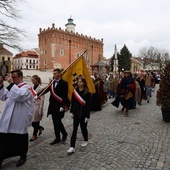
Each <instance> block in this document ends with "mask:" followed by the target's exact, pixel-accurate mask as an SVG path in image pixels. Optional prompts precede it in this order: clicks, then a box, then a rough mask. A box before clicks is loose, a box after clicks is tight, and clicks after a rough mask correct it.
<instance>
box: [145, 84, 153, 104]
mask: <svg viewBox="0 0 170 170" xmlns="http://www.w3.org/2000/svg"><path fill="white" fill-rule="evenodd" d="M151 90H152V88H151V87H148V86H146V99H147V101H149V99H150V95H151Z"/></svg>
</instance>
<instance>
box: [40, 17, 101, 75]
mask: <svg viewBox="0 0 170 170" xmlns="http://www.w3.org/2000/svg"><path fill="white" fill-rule="evenodd" d="M75 26H76V24H74V23H73V19H72V18H71V17H70V18H69V19H68V22H67V24H65V27H66V28H65V30H63V29H62V28H61V27H59V28H56V27H55V24H54V23H53V24H52V27H49V28H48V29H42V28H40V29H39V34H38V39H39V69H40V70H53V69H55V68H61V69H66V68H67V67H68V66H69V65H70V64H71V63H72V62H73V61H75V60H76V59H77V58H78V57H79V56H80V55H81V54H83V53H84V52H85V51H86V50H87V51H86V52H85V53H84V55H83V56H84V57H85V59H86V63H87V67H88V68H89V71H90V72H91V67H90V66H91V65H93V64H94V63H97V62H98V61H100V60H102V59H103V39H101V40H99V39H96V38H92V37H91V36H87V35H83V34H79V33H77V32H75ZM96 31H97V30H96Z"/></svg>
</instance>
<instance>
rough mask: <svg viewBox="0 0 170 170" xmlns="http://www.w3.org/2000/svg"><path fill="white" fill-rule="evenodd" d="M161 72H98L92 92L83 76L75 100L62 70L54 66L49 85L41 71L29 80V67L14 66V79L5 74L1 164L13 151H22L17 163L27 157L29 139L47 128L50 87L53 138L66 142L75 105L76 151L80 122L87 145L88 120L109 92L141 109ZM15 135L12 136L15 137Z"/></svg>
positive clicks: (0, 84)
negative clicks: (67, 121) (26, 79)
mask: <svg viewBox="0 0 170 170" xmlns="http://www.w3.org/2000/svg"><path fill="white" fill-rule="evenodd" d="M156 77H157V76H156V74H155V73H153V72H148V73H146V74H144V73H142V74H136V73H135V74H132V73H131V72H130V71H127V70H126V71H124V72H123V73H122V74H121V75H118V74H116V75H114V74H113V73H110V74H109V75H106V74H104V75H100V74H99V73H98V72H94V73H93V75H92V76H91V78H92V80H93V83H94V86H95V89H96V92H95V93H94V94H91V93H90V92H89V89H88V84H87V83H88V82H86V79H85V78H84V77H83V76H81V75H80V76H79V77H78V78H77V84H76V86H74V91H73V93H72V98H71V101H69V100H68V98H67V97H68V82H66V81H64V80H63V79H62V75H61V70H60V69H54V70H53V79H52V80H51V81H50V82H49V84H48V85H47V86H46V87H43V86H42V83H41V78H40V77H39V76H38V75H33V76H32V77H31V81H32V86H29V85H28V84H27V83H26V82H24V81H23V72H22V71H21V70H13V71H11V72H10V74H8V75H7V76H6V77H5V80H6V81H7V82H8V83H9V85H8V86H7V87H5V86H4V79H3V77H2V76H0V100H3V101H4V106H3V109H2V115H1V118H0V139H1V140H0V169H1V165H2V163H3V160H4V159H6V158H9V157H13V156H20V159H19V160H18V162H17V163H16V166H17V167H20V166H22V165H23V164H24V163H25V162H26V158H27V152H28V141H30V142H33V141H35V140H37V137H38V136H39V135H41V134H42V131H43V130H44V128H43V127H42V126H41V125H40V122H41V120H42V118H43V115H44V98H45V94H46V93H48V92H50V97H49V105H48V111H47V116H49V115H51V116H52V122H53V127H54V134H55V138H54V140H53V141H52V142H51V143H50V145H54V144H57V143H60V142H65V141H66V140H67V137H68V133H67V131H66V129H65V127H64V124H63V123H62V119H63V118H64V115H65V112H66V111H68V109H69V111H70V116H71V118H72V120H73V132H72V135H71V140H70V147H69V149H68V150H66V151H67V153H69V154H71V153H74V152H75V146H76V137H77V130H78V126H79V125H80V128H81V132H82V136H83V138H84V142H83V143H82V145H81V146H82V147H86V146H87V145H88V129H87V125H88V120H89V119H90V112H91V111H100V110H102V105H103V104H105V103H106V102H107V101H108V99H109V98H114V101H113V102H112V104H113V106H116V107H119V105H120V104H121V105H122V109H121V110H122V111H125V116H128V115H129V110H130V109H135V108H136V104H139V105H141V104H142V102H143V100H146V101H147V103H149V101H150V97H151V96H152V95H151V92H152V91H154V87H155V84H156V83H159V81H160V79H159V80H158V79H157V78H156ZM29 126H32V128H33V133H32V137H31V138H30V139H29V136H28V127H29ZM11 141H12V142H11Z"/></svg>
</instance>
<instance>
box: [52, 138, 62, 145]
mask: <svg viewBox="0 0 170 170" xmlns="http://www.w3.org/2000/svg"><path fill="white" fill-rule="evenodd" d="M56 143H60V141H59V140H57V139H54V140H53V141H52V142H51V143H50V145H54V144H56Z"/></svg>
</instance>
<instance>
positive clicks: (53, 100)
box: [37, 69, 68, 145]
mask: <svg viewBox="0 0 170 170" xmlns="http://www.w3.org/2000/svg"><path fill="white" fill-rule="evenodd" d="M53 79H54V80H52V82H50V83H51V85H50V86H49V87H48V88H47V89H46V90H45V91H43V92H42V91H41V92H39V93H38V94H37V96H39V95H40V94H41V95H43V94H45V93H47V92H49V91H50V93H51V95H50V98H49V106H48V113H47V116H48V115H50V114H51V115H52V120H53V125H54V132H55V136H56V138H55V139H54V141H52V142H51V143H50V144H51V145H53V144H56V143H59V142H64V141H65V140H66V139H67V135H68V134H67V132H66V130H65V127H64V125H63V123H62V118H64V114H65V111H66V105H67V103H68V102H67V101H68V98H67V96H68V83H67V82H66V81H64V80H63V79H62V78H61V70H60V69H54V70H53ZM60 133H61V134H62V138H61V137H60Z"/></svg>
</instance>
